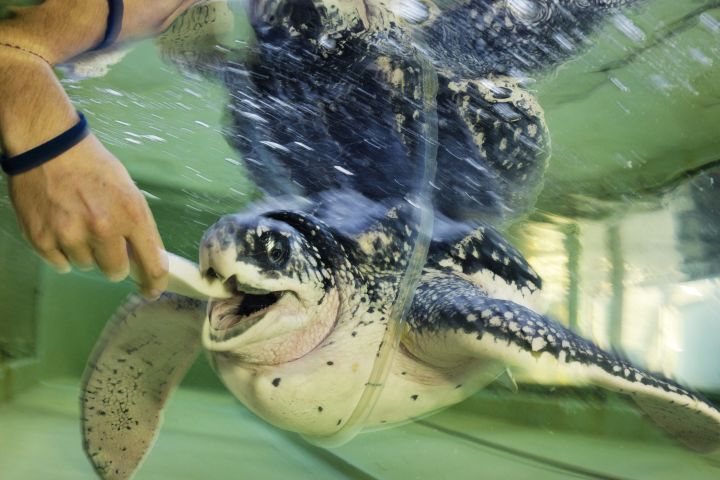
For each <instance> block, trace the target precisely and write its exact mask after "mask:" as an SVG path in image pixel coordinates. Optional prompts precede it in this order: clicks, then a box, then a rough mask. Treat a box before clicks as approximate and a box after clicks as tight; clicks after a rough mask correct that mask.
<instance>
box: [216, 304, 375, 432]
mask: <svg viewBox="0 0 720 480" xmlns="http://www.w3.org/2000/svg"><path fill="white" fill-rule="evenodd" d="M357 303H358V299H357V298H351V299H348V301H347V302H343V306H342V308H341V311H340V314H339V318H338V322H337V324H336V325H335V326H334V328H333V329H332V331H331V332H330V333H329V335H328V336H327V337H326V338H325V339H324V340H323V341H322V342H321V343H320V344H319V345H317V346H316V347H315V348H314V349H312V350H311V351H310V352H308V353H307V354H305V355H303V356H301V357H299V358H296V359H295V360H293V361H289V362H283V363H277V364H262V363H248V362H244V361H243V360H242V358H241V357H237V356H233V355H234V354H235V355H236V354H238V353H241V351H242V348H240V349H239V350H237V351H234V352H232V351H231V352H213V351H212V349H213V344H212V342H207V341H206V342H205V343H206V347H208V349H209V350H210V352H211V355H212V357H213V362H214V364H215V367H216V369H217V371H218V374H219V375H220V377H221V378H222V380H223V382H224V383H225V385H226V386H227V388H228V389H229V390H230V391H231V392H232V393H233V394H234V395H235V396H236V397H237V398H238V399H239V400H240V401H242V402H243V403H244V404H245V405H246V406H247V407H248V408H250V409H251V410H252V411H253V412H255V413H256V414H257V415H259V416H260V417H262V418H263V419H265V420H266V421H268V422H269V423H271V424H273V425H275V426H277V427H279V428H282V429H285V430H290V431H295V432H299V433H303V434H306V435H317V436H325V435H331V434H333V433H335V432H336V431H337V430H339V429H340V428H342V426H343V425H344V422H346V421H347V419H348V418H349V417H350V415H351V414H352V412H353V410H354V408H355V405H356V404H357V402H358V400H359V398H360V395H361V394H362V391H363V388H364V386H365V384H366V383H367V381H368V379H369V378H370V372H371V369H372V366H373V361H374V359H375V357H374V356H373V355H372V353H371V352H373V351H376V349H377V347H378V346H379V345H380V342H381V341H382V338H383V335H384V333H385V324H384V323H383V322H381V320H380V318H381V317H382V314H381V313H379V312H377V313H374V314H366V315H364V316H363V317H362V320H364V321H366V322H370V321H372V322H373V323H371V324H369V325H364V326H357V320H358V318H357V317H352V316H351V315H350V312H352V310H353V309H354V307H355V306H356V305H357ZM353 332H355V335H353ZM328 362H331V364H328ZM276 379H279V380H276ZM274 381H275V382H276V383H277V385H275V384H274V383H273V382H274ZM320 407H321V408H322V410H321V409H320Z"/></svg>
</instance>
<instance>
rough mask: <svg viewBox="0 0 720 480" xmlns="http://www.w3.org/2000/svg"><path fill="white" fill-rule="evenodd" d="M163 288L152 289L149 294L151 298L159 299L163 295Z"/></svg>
mask: <svg viewBox="0 0 720 480" xmlns="http://www.w3.org/2000/svg"><path fill="white" fill-rule="evenodd" d="M162 293H163V292H162V290H150V293H149V294H148V299H149V300H157V299H158V298H160V296H161V295H162Z"/></svg>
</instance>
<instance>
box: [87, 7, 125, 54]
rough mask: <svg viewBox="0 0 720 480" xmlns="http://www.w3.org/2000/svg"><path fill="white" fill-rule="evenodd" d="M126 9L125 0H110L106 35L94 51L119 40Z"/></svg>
mask: <svg viewBox="0 0 720 480" xmlns="http://www.w3.org/2000/svg"><path fill="white" fill-rule="evenodd" d="M124 10H125V5H124V4H123V0H108V17H107V28H106V29H105V36H104V37H103V39H102V41H101V42H100V43H98V44H97V46H95V48H93V51H94V50H102V49H103V48H107V47H109V46H110V45H112V43H113V42H114V41H115V40H117V37H118V35H120V30H121V29H122V21H123V11H124Z"/></svg>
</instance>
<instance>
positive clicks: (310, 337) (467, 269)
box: [82, 204, 720, 478]
mask: <svg viewBox="0 0 720 480" xmlns="http://www.w3.org/2000/svg"><path fill="white" fill-rule="evenodd" d="M413 208H414V207H410V206H409V205H408V204H406V205H403V206H400V207H398V208H394V209H393V210H391V211H390V212H389V213H388V214H387V215H385V216H378V215H377V212H378V209H377V208H376V209H373V208H370V206H368V208H366V209H360V211H367V212H371V213H369V214H368V218H365V219H362V218H361V219H358V218H357V216H356V218H353V219H352V221H349V224H348V225H340V224H335V225H334V226H329V225H328V224H327V223H325V222H323V221H322V220H320V219H318V218H317V216H314V215H311V214H309V213H307V212H301V211H276V210H275V211H272V210H271V211H263V210H259V211H254V212H252V213H246V214H240V215H234V216H228V217H225V218H223V219H222V220H221V221H220V222H218V223H217V224H216V225H215V226H213V227H212V228H211V229H210V230H209V231H208V233H207V234H206V236H205V238H204V240H203V246H202V252H201V267H202V270H203V272H205V273H206V274H208V272H210V273H211V274H212V275H213V276H215V277H217V278H219V279H222V280H224V281H225V282H226V283H228V284H229V285H232V286H233V287H235V288H237V289H238V294H237V295H238V297H237V298H236V299H234V300H227V301H212V302H211V304H210V307H209V308H208V313H207V314H204V313H203V309H202V306H201V305H199V304H198V302H195V301H189V300H187V299H183V298H182V297H178V296H169V295H167V296H165V297H163V298H162V299H161V300H160V301H159V302H157V303H150V304H148V303H137V302H135V303H131V304H130V306H129V307H125V309H124V310H121V312H119V313H118V315H117V316H116V317H115V319H113V320H112V321H111V322H110V324H109V325H108V327H107V328H106V331H105V333H104V334H103V337H102V339H101V340H100V342H99V343H98V346H97V347H96V350H95V353H94V354H93V356H92V359H91V361H90V362H89V364H88V369H87V371H86V374H85V382H84V393H83V396H82V405H83V435H84V438H85V446H86V451H87V453H88V455H89V457H90V459H91V461H92V462H93V464H94V465H95V467H96V469H97V470H98V472H99V473H101V475H103V476H104V478H128V477H129V476H130V475H131V474H132V472H133V471H134V470H135V469H136V468H137V466H138V465H139V462H140V461H141V459H142V458H143V456H144V455H145V454H146V453H147V451H148V449H149V448H150V446H151V445H152V440H153V438H154V436H155V435H156V433H157V429H158V427H159V419H160V414H161V410H162V406H163V405H164V402H165V401H166V399H167V397H168V396H169V394H170V393H171V391H172V389H173V388H174V387H176V386H177V384H178V383H179V381H180V379H181V378H182V376H183V374H184V372H185V371H186V370H187V368H189V365H190V363H191V362H192V360H193V359H194V358H195V357H196V355H197V352H198V351H199V349H200V346H201V343H203V344H204V345H205V347H206V348H207V349H208V351H209V353H210V355H211V357H212V359H213V363H214V365H215V368H216V370H217V371H218V374H219V375H220V376H221V377H222V379H223V381H224V383H225V384H226V385H227V386H228V388H229V389H230V390H231V391H232V392H233V394H235V396H236V397H238V398H239V399H240V400H241V401H242V402H243V403H244V404H245V405H246V406H247V407H248V408H250V409H251V410H253V411H254V412H256V413H257V414H258V415H260V416H261V417H263V418H265V419H266V420H268V421H269V422H271V423H273V424H275V425H277V426H279V427H281V428H285V429H288V430H293V431H297V432H300V433H303V434H307V435H316V436H322V435H330V434H332V433H333V432H336V431H338V430H339V429H341V428H342V426H343V422H344V421H346V420H347V415H348V413H349V412H350V411H352V408H353V407H354V402H356V401H357V398H358V396H359V394H360V393H361V392H362V389H363V388H364V387H365V384H366V382H367V379H368V375H369V371H370V369H371V367H372V364H373V361H374V358H375V354H376V352H377V349H378V344H379V342H380V341H381V340H382V337H383V334H384V331H385V325H386V323H387V313H388V310H389V306H390V305H391V304H392V301H393V298H394V296H395V295H396V294H397V284H398V281H399V278H400V275H401V274H402V272H403V262H404V260H403V258H405V257H404V256H402V255H401V256H400V257H398V255H399V254H400V253H401V252H405V251H406V250H407V248H406V246H407V245H409V244H410V243H411V242H412V241H414V239H415V235H416V233H417V232H416V231H415V229H414V225H415V219H414V215H413V214H412V210H413ZM342 210H343V208H342V207H329V208H328V209H327V210H326V211H320V210H318V209H317V208H315V209H314V213H315V214H317V215H320V216H322V217H324V218H325V219H327V220H330V221H336V220H337V218H338V215H337V214H338V211H340V212H342ZM436 231H437V235H436V237H435V239H434V241H433V242H432V244H431V247H430V252H429V255H428V261H427V264H426V267H425V269H424V272H423V275H422V278H421V281H420V284H419V286H418V288H417V291H416V294H415V297H414V299H413V302H412V307H411V310H410V313H409V315H408V318H407V325H408V327H409V328H408V329H407V331H406V332H405V333H404V335H403V337H402V342H401V347H400V349H399V350H398V351H397V352H396V356H395V360H394V362H393V366H392V370H391V372H390V375H389V377H388V379H387V381H386V383H385V385H384V388H383V393H382V395H381V398H380V401H379V403H378V404H377V406H376V408H375V410H374V411H373V412H372V414H371V416H370V417H369V419H368V425H367V426H368V427H370V428H372V427H379V426H384V425H390V424H397V423H402V422H405V421H409V420H412V419H414V418H417V417H420V416H422V415H425V414H428V413H430V412H433V411H435V410H437V409H440V408H443V407H446V406H449V405H452V404H454V403H457V402H459V401H461V400H463V399H464V398H467V397H468V396H469V395H471V394H472V393H473V392H474V391H476V390H477V389H478V388H481V387H482V386H484V385H486V384H487V383H489V382H491V381H492V380H493V379H494V378H496V377H497V376H498V375H499V374H500V373H501V372H503V371H504V370H505V369H507V368H508V367H510V368H512V369H516V368H520V369H524V368H531V367H538V366H540V367H541V368H545V369H547V370H551V371H556V372H559V373H561V374H563V375H564V376H566V377H568V378H573V379H574V380H575V381H576V382H577V383H579V384H591V385H597V386H600V387H604V388H607V389H610V390H613V391H617V392H621V393H624V394H627V395H629V396H630V397H631V398H632V399H633V400H634V401H635V402H636V403H637V405H638V406H639V407H640V408H641V409H643V410H644V411H645V412H646V413H647V414H648V415H649V417H650V418H651V419H652V420H653V421H654V422H655V423H657V424H658V425H659V426H660V427H661V428H663V429H665V430H666V431H667V432H668V434H670V435H671V436H672V437H674V438H675V439H677V440H678V441H679V442H681V443H683V444H685V445H686V446H688V447H690V448H692V449H695V450H699V451H712V450H715V449H717V448H718V447H719V446H720V413H719V412H718V411H717V410H716V409H715V408H714V407H713V406H712V405H710V404H709V403H708V402H706V401H705V400H704V399H703V398H702V397H700V396H699V395H697V394H695V393H693V392H691V391H690V390H688V389H687V388H685V387H683V386H681V385H679V384H678V383H676V382H673V381H671V380H669V379H667V378H665V377H663V376H662V375H658V374H654V373H651V372H648V371H645V370H644V369H642V368H640V367H638V366H636V365H633V364H631V363H630V362H628V361H627V360H625V359H623V358H621V357H618V356H617V355H614V354H611V353H608V352H606V351H603V350H602V349H600V348H599V347H597V346H596V345H595V344H593V343H592V342H591V341H589V340H587V339H585V338H582V337H580V336H579V335H577V334H576V333H574V332H572V331H570V330H568V329H567V328H565V327H563V326H562V325H560V324H559V323H557V322H554V321H552V320H551V319H550V318H548V317H546V316H544V315H542V314H540V313H537V312H536V311H535V310H534V308H535V307H533V306H532V305H533V302H534V300H535V297H536V296H537V295H538V294H539V288H540V279H539V278H538V277H537V275H536V274H535V273H534V272H533V270H532V268H530V266H529V265H528V264H527V263H526V262H525V260H524V259H523V257H522V255H521V254H520V253H519V252H518V251H517V250H516V249H514V248H513V247H512V246H511V245H510V244H508V243H507V242H506V241H505V240H504V239H503V238H502V236H500V235H499V234H498V233H497V232H495V231H494V230H493V229H492V228H491V227H489V226H484V225H483V226H480V227H478V228H475V229H470V228H469V227H467V225H463V224H456V223H452V222H447V223H446V224H444V225H442V224H440V223H439V224H438V225H437V230H436ZM343 232H345V233H343ZM351 232H352V234H351ZM283 239H284V240H283ZM281 241H282V242H285V243H283V245H284V247H282V248H280V247H278V245H279V243H278V242H281ZM278 252H279V253H278ZM288 292H291V294H288ZM295 297H297V299H299V300H298V301H297V302H295ZM308 299H310V300H312V301H310V302H304V300H308ZM293 302H295V303H293ZM299 306H300V307H299ZM201 332H202V334H201ZM201 337H202V342H201ZM247 339H250V340H247ZM277 339H281V341H279V342H276V340H277Z"/></svg>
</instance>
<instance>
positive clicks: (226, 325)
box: [211, 292, 284, 334]
mask: <svg viewBox="0 0 720 480" xmlns="http://www.w3.org/2000/svg"><path fill="white" fill-rule="evenodd" d="M283 294H284V292H270V293H264V294H252V293H243V292H238V295H236V296H235V297H233V298H232V299H230V300H227V301H224V302H219V303H218V304H216V306H215V308H216V309H217V310H215V311H214V312H213V315H212V317H211V318H212V323H213V325H212V326H213V328H214V329H215V330H226V331H227V330H229V329H231V328H232V329H233V330H237V328H234V327H236V326H239V327H238V328H239V329H240V330H242V331H245V330H247V329H248V328H250V327H252V326H253V325H255V324H256V323H258V322H259V321H260V320H262V318H263V317H264V316H265V314H266V313H267V312H268V311H269V310H270V309H271V308H272V306H273V305H275V304H276V303H277V302H278V300H280V298H281V297H282V296H283ZM234 333H236V334H237V333H241V332H239V331H236V332H234Z"/></svg>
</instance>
